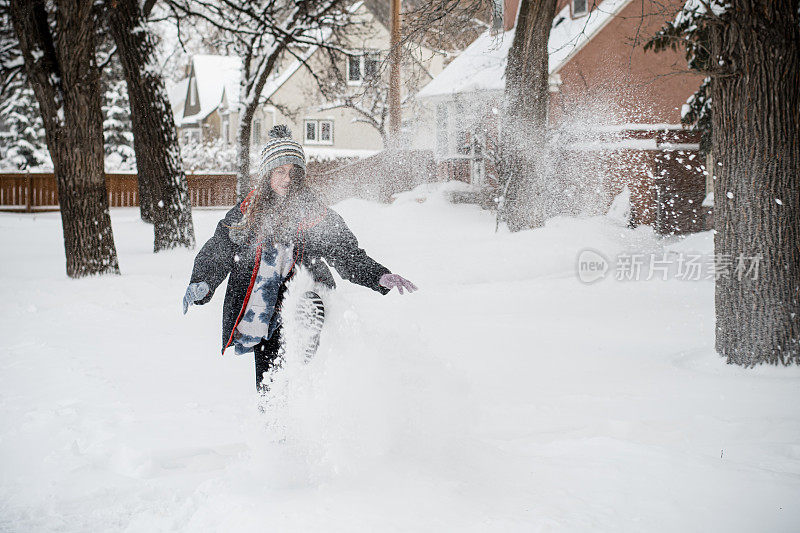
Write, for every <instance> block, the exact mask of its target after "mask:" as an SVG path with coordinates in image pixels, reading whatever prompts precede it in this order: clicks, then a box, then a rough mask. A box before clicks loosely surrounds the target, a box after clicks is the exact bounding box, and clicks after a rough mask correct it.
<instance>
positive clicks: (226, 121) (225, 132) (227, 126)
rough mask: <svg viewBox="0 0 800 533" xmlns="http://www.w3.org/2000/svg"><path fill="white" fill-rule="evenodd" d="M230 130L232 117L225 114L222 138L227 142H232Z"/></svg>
mask: <svg viewBox="0 0 800 533" xmlns="http://www.w3.org/2000/svg"><path fill="white" fill-rule="evenodd" d="M230 131H231V117H230V116H228V115H225V116H224V117H222V139H223V140H224V141H225V144H228V143H230V142H231V139H230Z"/></svg>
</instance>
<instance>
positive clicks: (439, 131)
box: [436, 103, 450, 157]
mask: <svg viewBox="0 0 800 533" xmlns="http://www.w3.org/2000/svg"><path fill="white" fill-rule="evenodd" d="M448 127H449V124H448V120H447V104H446V103H440V104H438V105H437V106H436V152H437V153H438V154H439V157H446V156H447V153H448V151H449V150H448V144H449V142H450V139H449V135H448V133H449V132H448Z"/></svg>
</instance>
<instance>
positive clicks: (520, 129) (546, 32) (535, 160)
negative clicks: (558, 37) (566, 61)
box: [500, 0, 556, 231]
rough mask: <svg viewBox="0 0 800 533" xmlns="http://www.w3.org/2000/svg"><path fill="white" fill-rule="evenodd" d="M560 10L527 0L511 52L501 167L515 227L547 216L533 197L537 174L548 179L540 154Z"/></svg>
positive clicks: (548, 2)
mask: <svg viewBox="0 0 800 533" xmlns="http://www.w3.org/2000/svg"><path fill="white" fill-rule="evenodd" d="M555 12H556V0H522V2H521V5H520V7H519V17H518V18H517V28H516V31H515V32H514V42H513V43H512V45H511V49H510V50H509V52H508V63H507V64H506V88H505V100H506V102H505V104H506V106H505V115H504V122H503V125H502V141H501V146H502V152H503V154H502V156H501V161H502V164H501V169H500V171H501V181H502V183H503V185H504V192H503V195H502V206H503V210H502V213H501V215H502V216H503V217H504V219H505V220H506V223H507V224H508V227H509V229H511V230H512V231H518V230H521V229H526V228H531V227H535V226H538V225H541V224H542V223H543V222H544V218H545V217H544V216H543V214H542V213H540V212H538V211H537V208H536V205H532V203H531V199H532V198H533V197H535V196H536V195H537V180H540V179H543V177H542V169H541V168H539V167H540V161H539V159H540V157H538V156H539V155H540V154H541V153H543V152H544V144H545V142H546V135H545V128H546V126H547V106H548V102H549V95H548V78H549V72H548V54H547V42H548V40H549V39H550V29H551V28H552V26H553V18H554V17H555Z"/></svg>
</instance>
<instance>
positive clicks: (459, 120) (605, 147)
mask: <svg viewBox="0 0 800 533" xmlns="http://www.w3.org/2000/svg"><path fill="white" fill-rule="evenodd" d="M518 5H519V0H505V2H504V17H503V19H504V28H503V30H502V31H493V30H487V31H486V33H484V34H483V35H481V36H480V37H479V38H478V39H477V40H476V41H475V42H473V43H472V44H471V45H470V46H469V47H468V48H467V49H466V50H465V51H464V52H463V53H462V54H461V55H460V56H459V57H457V58H456V59H455V60H453V61H452V62H451V63H450V64H449V65H448V66H447V67H446V68H445V69H444V70H443V71H442V73H441V74H439V75H438V76H436V77H435V78H434V80H433V81H431V82H430V83H429V84H428V85H427V86H425V87H424V88H423V89H422V90H421V91H420V92H419V93H418V99H419V100H420V101H422V102H424V103H425V104H426V110H427V111H426V112H427V114H426V119H425V122H426V123H427V124H428V129H429V130H430V131H431V132H433V133H432V136H433V137H434V144H435V146H436V149H435V158H436V163H437V168H438V172H439V175H440V177H444V178H448V179H453V178H454V179H460V180H463V181H467V182H470V183H473V184H475V185H478V186H490V187H491V186H492V185H495V184H496V176H494V174H493V169H492V166H491V163H490V162H489V164H487V159H486V150H485V147H486V145H487V141H489V139H486V138H482V137H481V133H480V132H486V131H489V132H490V133H489V134H488V135H490V136H491V135H496V133H491V132H496V131H497V127H498V124H497V121H496V120H494V119H495V117H497V116H498V110H499V109H500V108H501V106H502V95H503V90H504V88H505V79H504V72H505V65H506V57H507V54H508V50H509V49H510V47H511V43H512V41H513V35H514V23H515V19H516V15H517V7H518ZM681 5H682V2H680V1H676V0H669V1H667V2H665V3H664V2H656V1H655V0H644V2H634V1H633V0H603V1H602V2H597V3H592V2H588V1H587V0H559V2H558V5H557V10H556V16H555V18H554V21H553V28H552V30H551V35H550V41H549V43H548V49H549V56H550V58H549V59H550V62H549V63H550V64H549V71H550V109H549V116H548V123H549V124H550V125H551V126H552V127H558V126H559V125H560V124H563V123H564V122H565V121H567V120H569V117H570V113H571V112H572V111H573V110H574V109H581V107H582V106H583V107H584V108H590V107H591V105H595V104H597V103H602V106H601V107H602V109H600V110H597V109H596V110H595V111H594V112H593V114H592V116H591V120H590V121H588V122H587V124H586V125H585V128H586V130H585V132H584V133H585V141H586V142H574V143H572V144H570V145H569V146H566V147H565V148H568V151H569V150H580V151H584V152H585V151H591V152H592V153H593V157H592V161H594V162H595V163H594V165H593V166H601V167H602V168H603V175H604V176H605V177H604V179H603V191H602V194H603V195H604V196H605V200H606V202H607V203H608V204H610V202H611V200H612V199H613V197H614V196H615V195H616V194H617V193H619V192H620V191H621V190H622V189H623V187H624V186H627V187H628V189H629V190H630V191H631V219H632V220H631V222H632V223H633V224H651V225H654V226H655V227H656V229H657V230H658V231H660V232H662V233H682V232H690V231H697V230H699V229H703V227H704V225H705V218H706V213H704V212H703V209H704V208H703V207H701V204H702V203H703V200H704V198H705V197H706V192H707V189H708V190H710V189H711V187H710V186H707V184H706V182H707V179H706V177H705V176H706V172H705V165H704V162H705V160H704V159H703V158H702V157H701V155H700V153H699V151H698V149H699V146H698V139H697V136H696V135H695V134H693V133H691V132H689V131H687V130H686V129H685V128H684V127H683V126H681V124H680V119H681V111H682V109H683V106H684V105H685V103H686V100H687V99H688V98H689V97H690V96H691V95H692V94H693V93H694V91H695V90H696V89H697V88H698V87H699V85H700V83H701V81H702V79H701V77H700V76H698V75H697V74H693V73H688V72H686V71H687V68H686V61H685V59H684V57H683V56H682V54H680V53H673V52H662V53H659V54H655V53H652V52H647V53H646V52H645V51H644V49H643V43H644V42H645V41H646V40H647V38H648V37H649V36H651V35H653V34H654V33H655V32H656V31H657V30H658V29H659V28H660V27H661V26H662V25H663V23H664V22H665V21H666V20H669V19H671V18H673V17H674V16H675V14H676V13H677V12H678V11H679V10H680V8H681ZM665 6H666V7H665ZM487 124H488V126H487ZM500 126H501V125H500ZM579 133H580V132H579ZM485 135H487V134H485V133H484V136H485ZM587 170H588V169H587ZM593 170H596V169H593Z"/></svg>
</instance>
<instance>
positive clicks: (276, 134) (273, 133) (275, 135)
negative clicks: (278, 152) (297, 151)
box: [269, 124, 292, 139]
mask: <svg viewBox="0 0 800 533" xmlns="http://www.w3.org/2000/svg"><path fill="white" fill-rule="evenodd" d="M269 138H270V139H291V138H292V130H290V129H289V126H287V125H286V124H278V125H277V126H272V128H271V129H270V130H269Z"/></svg>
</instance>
